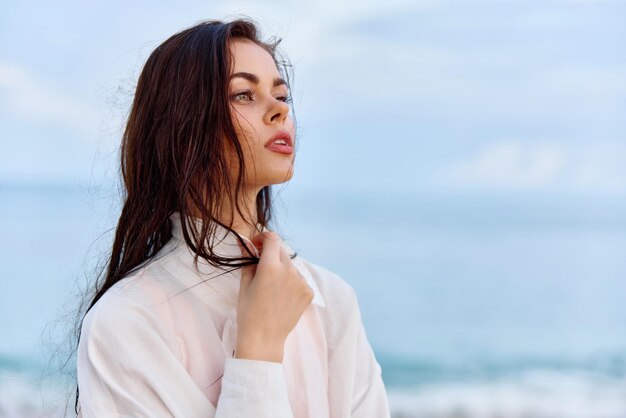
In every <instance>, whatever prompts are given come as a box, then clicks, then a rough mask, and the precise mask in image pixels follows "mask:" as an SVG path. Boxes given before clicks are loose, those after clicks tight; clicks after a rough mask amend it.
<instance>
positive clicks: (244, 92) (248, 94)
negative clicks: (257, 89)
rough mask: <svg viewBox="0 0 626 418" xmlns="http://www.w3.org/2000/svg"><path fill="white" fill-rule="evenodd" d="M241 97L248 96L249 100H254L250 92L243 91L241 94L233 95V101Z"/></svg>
mask: <svg viewBox="0 0 626 418" xmlns="http://www.w3.org/2000/svg"><path fill="white" fill-rule="evenodd" d="M239 96H246V97H248V100H252V92H251V91H250V90H247V91H241V92H239V93H235V94H233V99H235V100H237V99H238V98H239Z"/></svg>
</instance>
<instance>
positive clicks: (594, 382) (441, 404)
mask: <svg viewBox="0 0 626 418" xmlns="http://www.w3.org/2000/svg"><path fill="white" fill-rule="evenodd" d="M388 395H389V403H390V407H391V410H392V417H393V418H452V417H454V418H626V380H624V379H614V378H606V377H597V376H589V375H584V374H580V373H569V372H568V373H559V372H547V371H533V372H527V373H524V374H523V375H522V376H520V377H517V378H515V379H506V380H499V381H490V382H468V383H456V384H455V383H445V384H436V385H435V384H432V385H426V386H422V387H419V388H414V389H390V390H389V391H388Z"/></svg>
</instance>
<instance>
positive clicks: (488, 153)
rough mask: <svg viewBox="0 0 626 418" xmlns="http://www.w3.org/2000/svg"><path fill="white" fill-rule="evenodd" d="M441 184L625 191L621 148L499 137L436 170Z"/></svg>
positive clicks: (625, 150)
mask: <svg viewBox="0 0 626 418" xmlns="http://www.w3.org/2000/svg"><path fill="white" fill-rule="evenodd" d="M434 177H435V182H436V183H437V184H438V185H440V186H452V187H461V188H485V189H495V190H503V189H509V190H529V191H555V190H559V191H565V192H583V193H587V192H591V193H594V192H602V193H616V194H624V193H626V144H624V143H622V142H619V141H589V142H588V143H584V144H577V145H573V144H567V145H565V144H564V143H563V142H557V141H552V142H548V141H531V140H526V141H524V140H520V139H512V138H507V139H502V140H499V141H494V142H491V143H488V144H485V145H483V147H482V148H480V149H479V150H478V151H476V152H475V153H474V154H472V155H470V156H469V157H467V158H466V159H461V160H458V161H456V162H454V163H452V164H449V165H445V166H443V167H441V168H440V169H438V170H436V171H435V176H434Z"/></svg>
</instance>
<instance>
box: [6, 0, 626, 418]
mask: <svg viewBox="0 0 626 418" xmlns="http://www.w3.org/2000/svg"><path fill="white" fill-rule="evenodd" d="M240 14H245V15H248V16H250V17H252V18H254V19H256V20H257V21H258V22H259V23H260V25H261V27H262V29H263V32H264V35H265V38H268V37H270V36H272V35H276V36H278V37H281V38H283V41H282V43H281V50H282V52H283V53H284V54H286V55H287V56H288V57H289V58H290V60H291V62H292V64H293V66H294V67H293V68H294V76H295V79H294V80H293V85H292V92H293V98H294V106H295V110H296V113H295V114H296V118H297V122H298V127H299V131H298V139H299V141H300V144H299V149H298V155H297V160H296V161H297V162H296V172H295V176H294V178H293V180H292V181H291V182H290V183H289V184H286V185H283V186H280V187H278V188H277V189H276V191H277V194H278V201H277V203H278V205H277V208H278V210H279V217H278V221H279V223H280V225H281V227H280V230H281V232H282V234H283V236H284V237H285V239H287V240H288V242H289V243H290V245H291V246H292V247H293V248H295V249H297V250H298V251H299V253H300V254H301V255H302V256H303V257H305V258H307V259H309V260H310V261H312V262H314V263H317V264H320V265H322V266H325V267H326V268H329V269H331V270H333V271H335V272H336V273H337V274H339V275H340V276H341V277H343V278H344V280H346V281H347V282H348V283H350V284H351V285H352V286H353V287H354V288H355V290H356V292H357V295H358V298H359V303H360V306H361V310H362V315H363V320H364V323H365V326H366V330H367V333H368V338H369V340H370V342H371V344H372V346H373V348H374V350H375V352H376V355H377V358H378V360H379V362H380V364H381V366H382V369H383V379H384V381H385V384H386V386H387V389H388V394H389V401H390V404H391V409H392V412H393V416H394V417H395V418H400V417H403V418H408V417H431V418H438V417H527V418H530V417H585V418H587V417H626V137H625V132H626V48H624V45H625V44H626V25H625V24H624V23H625V22H626V2H624V1H619V0H616V1H600V0H598V1H594V0H559V1H557V0H541V1H539V0H526V1H515V0H507V1H487V0H483V1H477V0H458V1H443V0H439V1H438V0H412V1H403V0H386V1H380V0H379V1H363V0H361V1H354V0H342V1H329V0H322V1H317V2H314V3H308V4H307V3H303V2H299V3H295V2H282V1H247V2H246V1H212V2H208V1H203V2H200V1H184V2H181V3H178V4H174V3H171V2H142V1H140V2H122V1H119V0H112V1H108V2H105V3H101V4H91V3H90V2H78V1H61V2H51V1H42V2H38V3H36V4H35V3H33V2H7V1H3V2H1V3H0V39H2V42H0V135H1V137H0V138H1V145H2V149H1V151H0V236H1V237H2V241H1V242H0V417H11V418H13V417H35V416H37V417H39V416H50V417H52V416H61V415H62V411H63V409H64V407H65V403H66V401H67V400H68V398H70V397H71V396H72V389H73V387H72V385H73V381H72V379H71V369H72V367H73V366H72V364H71V361H70V363H69V365H68V366H67V367H65V368H63V367H62V366H63V361H64V356H65V354H66V353H67V352H68V350H69V349H70V344H71V342H72V340H71V327H72V326H73V324H74V322H73V321H74V317H73V316H72V313H73V312H74V311H75V309H76V308H77V307H78V306H77V305H78V303H79V302H80V297H81V292H84V290H85V289H86V287H87V285H88V283H89V282H90V281H91V280H93V278H94V275H95V271H96V264H97V262H98V260H101V259H103V258H104V257H106V255H107V254H106V251H107V250H108V247H109V246H110V243H111V240H112V236H113V235H112V228H114V226H115V222H116V219H117V213H118V210H119V203H120V202H119V192H118V190H117V180H118V177H117V176H118V171H117V170H118V169H117V147H118V145H119V141H120V137H121V131H122V129H123V123H124V118H125V115H126V112H127V111H128V109H129V106H130V104H131V101H132V95H133V92H134V85H135V82H136V80H137V77H138V75H139V72H140V71H141V68H142V66H143V63H144V62H145V59H146V58H147V56H148V55H149V54H150V52H151V51H152V50H153V49H154V48H156V46H158V44H159V43H161V42H162V41H163V40H165V39H166V38H167V37H169V36H170V35H171V34H173V33H175V32H177V31H179V30H182V29H184V28H186V27H188V26H191V25H193V24H195V23H197V22H198V21H200V20H202V19H227V20H228V19H231V18H235V17H238V15H240ZM68 370H69V372H68ZM69 404H70V408H69V409H70V410H71V409H72V408H73V400H72V399H70V400H69ZM68 416H70V415H68Z"/></svg>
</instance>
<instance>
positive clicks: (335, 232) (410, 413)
mask: <svg viewBox="0 0 626 418" xmlns="http://www.w3.org/2000/svg"><path fill="white" fill-rule="evenodd" d="M116 199H117V192H116V191H115V190H114V189H104V188H96V187H95V186H91V187H80V186H73V185H56V186H51V185H48V186H44V185H16V184H3V185H0V202H1V204H0V233H1V235H2V237H3V238H4V239H3V240H2V244H0V245H1V248H0V249H1V251H0V275H1V277H2V280H1V281H0V301H1V304H0V335H1V336H2V337H1V338H0V418H15V417H20V418H21V417H48V416H49V417H57V416H62V415H63V413H62V411H63V409H64V408H65V406H66V403H67V402H69V407H68V414H67V416H72V415H71V414H70V413H69V411H71V410H72V407H73V401H72V399H71V396H72V391H73V387H72V386H71V385H72V376H71V371H72V367H71V365H70V366H69V367H67V368H65V371H66V373H69V374H63V373H62V372H61V367H60V365H61V364H62V363H63V361H64V359H65V357H64V355H66V354H67V350H68V347H70V345H69V341H71V340H70V337H71V334H70V332H71V326H72V321H73V316H72V315H73V312H74V309H76V308H77V304H78V301H79V300H80V295H81V292H84V290H85V288H86V286H87V284H88V282H89V280H91V279H92V278H93V274H94V272H95V265H96V263H97V262H98V260H102V259H103V257H104V256H105V253H106V250H107V248H108V246H109V245H110V242H111V240H112V228H113V227H114V226H115V220H116V214H117V211H118V203H119V202H118V201H117V200H116ZM277 209H278V212H277V219H278V220H280V228H279V229H278V231H279V232H280V233H281V234H282V235H283V237H284V239H286V240H287V241H288V242H289V245H290V246H291V247H292V248H294V249H295V250H297V251H298V252H299V254H300V255H301V256H302V257H304V258H306V259H308V260H309V261H311V262H313V263H316V264H319V265H321V266H324V267H326V268H328V269H330V270H332V271H334V272H336V273H337V274H339V275H340V276H341V277H342V278H343V279H344V280H346V281H347V282H348V283H350V284H351V285H352V286H353V287H354V289H355V290H356V292H357V296H358V299H359V305H360V307H361V313H362V317H363V321H364V323H365V327H366V330H367V335H368V339H369V341H370V343H371V344H372V347H373V348H374V351H375V353H376V356H377V359H378V360H379V362H380V364H381V367H382V370H383V379H384V381H385V385H386V387H387V390H388V396H389V401H390V407H391V410H392V416H393V417H394V418H409V417H411V418H413V417H420V418H421V417H424V418H426V417H428V418H439V417H442V418H443V417H446V418H450V417H458V418H460V417H464V418H470V417H472V418H473V417H481V418H482V417H493V418H495V417H499V418H509V417H520V418H521V417H525V418H535V417H551V418H553V417H581V418H582V417H584V418H596V417H598V418H600V417H603V418H604V417H606V418H608V417H611V418H613V417H615V418H617V417H626V303H625V302H626V198H616V197H609V196H601V195H597V196H571V195H555V194H539V193H532V194H531V193H488V192H484V191H483V192H480V191H475V192H467V191H423V192H414V193H411V194H399V193H395V194H394V193H388V192H387V193H385V192H379V193H368V194H364V193H358V192H353V191H334V192H332V191H322V190H320V191H314V192H313V191H308V192H304V191H299V190H296V189H295V188H294V189H293V190H292V188H290V187H289V186H288V187H286V188H284V190H282V191H281V192H280V193H279V197H278V200H277Z"/></svg>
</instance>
